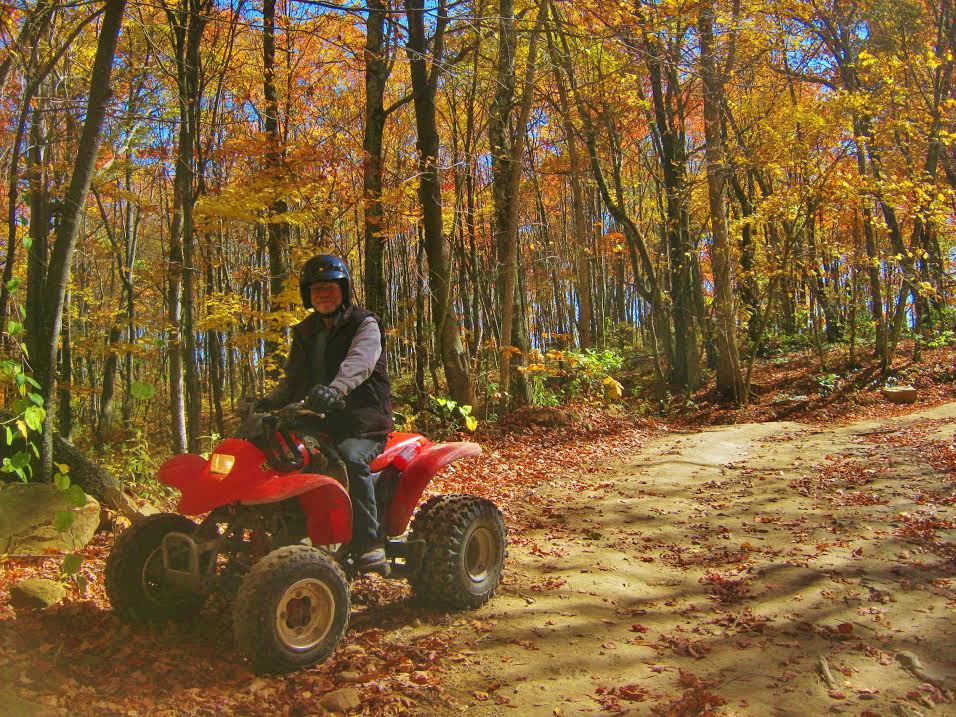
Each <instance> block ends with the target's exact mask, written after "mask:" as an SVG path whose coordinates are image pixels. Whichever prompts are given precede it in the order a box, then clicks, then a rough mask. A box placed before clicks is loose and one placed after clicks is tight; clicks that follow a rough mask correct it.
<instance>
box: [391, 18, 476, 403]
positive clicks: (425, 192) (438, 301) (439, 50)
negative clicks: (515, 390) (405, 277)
mask: <svg viewBox="0 0 956 717" xmlns="http://www.w3.org/2000/svg"><path fill="white" fill-rule="evenodd" d="M405 9H406V12H407V13H408V46H407V54H408V64H409V69H410V72H411V80H412V92H413V94H414V103H415V125H416V130H417V147H418V166H419V184H418V195H419V200H420V202H421V205H422V220H421V221H422V229H423V236H424V244H425V254H426V255H427V257H428V286H429V291H430V294H431V310H432V321H433V322H434V325H435V335H436V338H437V343H438V350H439V353H440V355H441V361H442V365H443V366H444V368H445V379H446V380H447V381H448V392H449V394H450V395H451V397H452V399H454V400H455V401H457V402H458V403H460V404H462V403H463V404H474V391H473V388H472V384H471V379H470V377H469V375H468V365H467V361H466V359H465V352H464V347H463V346H462V342H461V334H460V332H459V330H458V317H457V316H456V315H455V311H454V307H453V306H452V302H451V282H450V279H451V262H450V261H449V252H448V244H447V242H446V241H445V235H444V231H443V228H442V200H441V177H440V174H439V166H438V149H439V138H438V123H437V120H436V114H435V89H436V83H437V79H438V73H439V71H440V67H441V63H442V54H443V42H444V27H445V24H446V23H447V21H448V16H447V11H446V6H445V2H444V0H441V1H440V2H439V5H438V19H437V22H436V25H437V27H436V31H435V39H434V40H433V43H434V45H433V48H432V51H431V55H432V66H431V76H429V69H428V65H427V61H426V58H427V57H428V54H429V48H428V43H427V42H426V40H425V18H424V14H425V7H424V0H405Z"/></svg>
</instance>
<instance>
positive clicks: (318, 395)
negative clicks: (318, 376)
mask: <svg viewBox="0 0 956 717" xmlns="http://www.w3.org/2000/svg"><path fill="white" fill-rule="evenodd" d="M341 401H342V392H341V391H339V390H338V389H337V388H332V387H331V386H323V385H322V384H318V385H317V386H313V387H312V390H311V391H309V396H308V398H306V399H305V403H306V405H307V406H308V407H309V408H310V409H312V410H313V411H315V412H316V413H326V412H328V411H332V410H334V409H338V408H340V407H341Z"/></svg>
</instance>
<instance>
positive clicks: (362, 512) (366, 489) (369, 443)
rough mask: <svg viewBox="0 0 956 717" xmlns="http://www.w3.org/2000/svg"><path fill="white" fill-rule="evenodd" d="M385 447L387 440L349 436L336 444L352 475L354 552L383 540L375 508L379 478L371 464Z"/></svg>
mask: <svg viewBox="0 0 956 717" xmlns="http://www.w3.org/2000/svg"><path fill="white" fill-rule="evenodd" d="M384 447H385V441H383V440H372V439H369V438H346V439H345V440H344V441H342V442H341V443H339V444H338V445H336V449H337V450H338V452H339V454H340V455H341V456H342V461H343V462H344V463H345V469H346V470H347V471H348V474H349V497H350V498H351V499H352V552H353V553H363V552H365V551H366V550H368V549H369V548H371V547H372V546H374V545H377V544H378V543H379V542H381V538H380V537H379V527H378V514H377V511H376V509H375V478H374V476H372V474H371V473H370V472H369V467H368V466H369V463H371V462H372V461H373V460H375V458H376V457H377V456H378V455H379V454H380V453H381V452H382V448H384Z"/></svg>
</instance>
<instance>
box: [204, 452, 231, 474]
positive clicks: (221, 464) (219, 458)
mask: <svg viewBox="0 0 956 717" xmlns="http://www.w3.org/2000/svg"><path fill="white" fill-rule="evenodd" d="M235 463H236V457H235V456H228V455H226V454H225V453H213V454H212V458H210V459H209V472H210V473H215V474H216V475H221V476H226V475H229V471H231V470H232V467H233V465H235Z"/></svg>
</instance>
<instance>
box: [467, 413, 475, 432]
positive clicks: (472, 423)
mask: <svg viewBox="0 0 956 717" xmlns="http://www.w3.org/2000/svg"><path fill="white" fill-rule="evenodd" d="M465 428H467V429H468V430H469V431H472V432H474V430H475V429H476V428H478V419H477V418H475V417H474V416H465Z"/></svg>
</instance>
